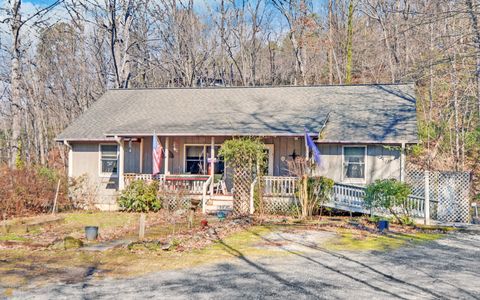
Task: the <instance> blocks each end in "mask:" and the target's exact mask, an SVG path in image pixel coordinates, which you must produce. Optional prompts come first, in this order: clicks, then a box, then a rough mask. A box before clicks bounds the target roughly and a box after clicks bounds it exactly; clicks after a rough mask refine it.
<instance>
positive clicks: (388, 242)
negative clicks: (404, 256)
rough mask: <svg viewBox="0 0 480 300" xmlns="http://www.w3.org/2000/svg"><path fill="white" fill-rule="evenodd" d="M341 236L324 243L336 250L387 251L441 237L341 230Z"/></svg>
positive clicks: (435, 235) (420, 233)
mask: <svg viewBox="0 0 480 300" xmlns="http://www.w3.org/2000/svg"><path fill="white" fill-rule="evenodd" d="M339 234H340V237H339V238H338V237H336V238H332V239H330V240H329V241H327V243H326V244H325V245H324V247H325V248H327V249H329V250H336V251H387V250H393V249H397V248H400V247H402V246H406V245H412V244H419V243H424V242H428V241H433V240H436V239H439V238H441V237H442V236H443V235H442V234H439V233H424V232H416V233H408V234H406V233H389V234H375V233H369V232H355V231H351V230H350V231H348V230H343V231H339Z"/></svg>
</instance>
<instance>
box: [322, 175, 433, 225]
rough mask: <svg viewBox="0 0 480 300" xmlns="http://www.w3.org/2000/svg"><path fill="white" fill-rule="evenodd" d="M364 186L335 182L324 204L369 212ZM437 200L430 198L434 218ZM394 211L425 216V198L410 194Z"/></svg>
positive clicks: (431, 214) (381, 212)
mask: <svg viewBox="0 0 480 300" xmlns="http://www.w3.org/2000/svg"><path fill="white" fill-rule="evenodd" d="M364 198H365V188H364V187H361V186H355V185H347V184H341V183H335V185H334V186H333V195H332V199H331V201H330V202H329V203H327V204H326V206H330V207H334V208H339V209H345V210H349V211H355V212H361V213H370V209H368V208H367V206H366V205H365V200H364ZM437 204H438V201H436V200H432V199H430V216H431V217H433V218H434V219H435V218H436V212H437ZM394 209H395V210H396V211H399V212H401V211H407V212H408V213H409V215H410V216H412V217H414V218H425V199H424V198H423V197H418V196H414V195H410V196H408V198H407V202H406V206H405V207H397V208H394ZM374 213H377V214H381V215H387V214H389V212H387V211H374Z"/></svg>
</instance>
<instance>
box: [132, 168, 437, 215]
mask: <svg viewBox="0 0 480 300" xmlns="http://www.w3.org/2000/svg"><path fill="white" fill-rule="evenodd" d="M134 180H145V181H152V180H159V182H160V188H161V189H163V190H165V191H177V190H182V191H184V192H185V193H186V194H187V195H189V197H190V198H194V199H199V200H201V201H202V202H201V203H202V212H203V213H215V212H217V211H231V210H233V195H232V194H231V193H226V194H224V193H223V191H221V190H220V189H218V187H215V185H214V182H213V176H210V175H187V174H172V175H159V176H152V175H150V174H125V185H126V186H127V185H128V184H130V183H131V182H132V181H134ZM262 180H263V181H262V184H261V186H262V194H263V196H264V197H265V198H264V199H268V202H269V204H268V205H270V206H272V209H277V208H280V209H283V210H288V207H287V206H289V205H291V204H292V203H295V202H296V201H297V200H296V198H295V197H296V196H295V191H296V188H297V186H296V185H297V178H296V177H287V176H263V177H262ZM256 183H257V179H255V180H254V182H253V183H252V186H251V191H250V213H254V211H255V209H254V194H255V185H256ZM364 197H365V187H362V186H355V185H349V184H343V183H335V185H334V187H333V192H332V196H331V198H330V201H328V202H327V203H325V204H324V205H325V206H327V207H331V208H335V209H340V210H345V211H350V212H357V213H366V214H368V213H370V212H371V211H370V209H369V208H367V207H366V205H365V201H364ZM407 204H408V208H407V209H408V211H410V213H411V215H412V216H413V217H416V218H424V217H425V207H424V206H425V200H424V199H423V198H422V197H416V196H413V195H412V196H409V198H408V202H407ZM430 205H431V206H432V209H433V208H434V207H433V206H434V205H435V203H434V202H432V203H431V204H430ZM375 213H376V214H380V215H381V214H387V213H386V212H381V211H375Z"/></svg>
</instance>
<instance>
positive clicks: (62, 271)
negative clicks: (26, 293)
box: [0, 226, 279, 288]
mask: <svg viewBox="0 0 480 300" xmlns="http://www.w3.org/2000/svg"><path fill="white" fill-rule="evenodd" d="M271 230H272V228H270V227H264V226H254V227H251V228H248V229H247V230H244V231H241V232H237V233H234V234H232V235H231V236H229V237H227V238H225V239H224V240H222V241H219V242H217V243H214V244H212V245H210V246H207V247H205V248H203V249H199V250H193V251H190V252H176V251H162V250H156V249H153V250H151V251H148V250H146V251H130V250H128V249H124V248H121V249H113V250H109V251H105V252H86V251H79V250H51V249H49V250H37V251H31V250H28V249H9V250H0V252H1V257H2V259H1V260H0V262H1V263H0V287H4V288H18V287H21V286H23V285H24V284H27V283H32V282H35V283H42V281H46V280H63V281H68V282H77V281H81V280H84V279H85V277H84V276H85V274H86V273H87V272H85V269H90V270H93V272H92V273H93V275H91V276H92V277H94V278H101V277H107V276H108V277H129V276H135V275H140V274H145V273H149V272H154V271H160V270H169V269H178V268H188V267H193V266H196V265H200V264H207V263H215V262H218V261H223V260H229V259H233V258H238V257H244V256H247V255H248V256H260V255H279V252H278V251H272V250H266V249H259V248H257V247H254V246H253V245H254V244H255V243H256V242H258V241H260V239H261V235H264V234H266V233H268V232H270V231H271Z"/></svg>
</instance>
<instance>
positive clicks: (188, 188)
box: [124, 173, 211, 195]
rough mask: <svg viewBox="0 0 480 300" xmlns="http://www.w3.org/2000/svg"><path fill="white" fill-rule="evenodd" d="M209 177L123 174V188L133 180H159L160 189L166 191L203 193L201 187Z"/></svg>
mask: <svg viewBox="0 0 480 300" xmlns="http://www.w3.org/2000/svg"><path fill="white" fill-rule="evenodd" d="M210 177H211V176H210V175H187V174H181V175H163V174H159V175H155V176H152V174H133V173H128V174H124V180H125V186H128V185H129V184H131V183H132V182H133V181H135V180H143V181H146V182H150V181H152V180H159V181H160V183H161V188H162V189H164V190H167V191H178V190H181V191H184V192H186V193H188V194H198V195H201V194H202V193H203V185H204V183H205V182H206V181H207V180H208V179H209V178H210Z"/></svg>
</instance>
